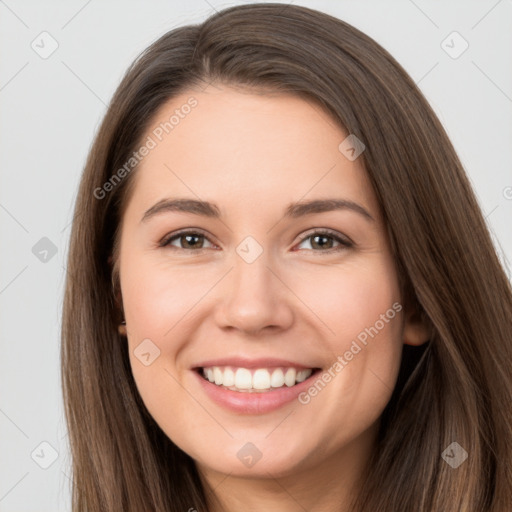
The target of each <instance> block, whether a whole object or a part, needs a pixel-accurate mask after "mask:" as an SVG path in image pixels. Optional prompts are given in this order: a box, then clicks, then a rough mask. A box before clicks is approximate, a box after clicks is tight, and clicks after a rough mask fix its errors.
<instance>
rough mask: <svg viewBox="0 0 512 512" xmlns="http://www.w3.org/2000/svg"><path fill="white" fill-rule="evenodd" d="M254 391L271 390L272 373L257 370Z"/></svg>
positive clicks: (253, 380) (254, 377) (254, 376)
mask: <svg viewBox="0 0 512 512" xmlns="http://www.w3.org/2000/svg"><path fill="white" fill-rule="evenodd" d="M252 387H253V388H254V389H270V373H268V371H267V370H256V371H255V372H254V375H253V377H252Z"/></svg>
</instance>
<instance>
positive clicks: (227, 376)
mask: <svg viewBox="0 0 512 512" xmlns="http://www.w3.org/2000/svg"><path fill="white" fill-rule="evenodd" d="M222 384H223V385H224V386H227V387H229V386H234V385H235V372H234V371H233V370H232V369H231V368H226V369H225V370H224V377H223V382H222Z"/></svg>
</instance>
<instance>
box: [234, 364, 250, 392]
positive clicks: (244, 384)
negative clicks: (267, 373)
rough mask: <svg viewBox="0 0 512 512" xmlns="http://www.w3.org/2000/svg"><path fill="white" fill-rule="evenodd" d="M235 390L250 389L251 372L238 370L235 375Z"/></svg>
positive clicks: (242, 369) (243, 369)
mask: <svg viewBox="0 0 512 512" xmlns="http://www.w3.org/2000/svg"><path fill="white" fill-rule="evenodd" d="M235 388H238V389H251V388H252V376H251V372H250V371H249V370H247V369H245V368H238V370H237V371H236V373H235Z"/></svg>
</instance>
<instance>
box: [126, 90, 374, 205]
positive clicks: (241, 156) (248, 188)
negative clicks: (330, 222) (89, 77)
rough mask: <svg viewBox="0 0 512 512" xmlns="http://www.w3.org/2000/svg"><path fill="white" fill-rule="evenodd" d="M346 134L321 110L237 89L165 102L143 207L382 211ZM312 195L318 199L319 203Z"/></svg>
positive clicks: (141, 172)
mask: <svg viewBox="0 0 512 512" xmlns="http://www.w3.org/2000/svg"><path fill="white" fill-rule="evenodd" d="M347 135H348V133H347V132H346V131H345V130H344V129H343V128H342V127H341V126H339V125H338V124H337V123H336V122H335V121H334V119H333V118H332V117H331V116H330V115H328V114H327V113H326V112H325V111H324V110H323V109H322V108H321V107H320V106H319V105H318V104H316V103H314V102H312V101H310V100H306V99H304V98H301V97H299V96H295V95H291V94H266V93H261V92H260V93H257V92H248V91H246V90H245V91H242V90H239V89H234V88H231V87H226V86H222V87H220V88H217V87H212V86H210V87H208V88H207V89H206V90H205V91H200V90H192V89H191V90H189V91H185V92H183V93H181V94H180V95H178V96H176V97H174V98H173V99H172V100H170V101H168V102H167V103H165V104H163V105H162V107H161V108H160V109H159V110H158V112H157V114H156V115H155V116H154V117H153V119H152V121H151V122H150V124H149V128H148V129H147V131H146V133H145V135H144V137H143V140H142V144H145V145H146V146H148V147H151V149H149V151H147V152H145V153H146V155H145V156H144V157H143V158H142V159H141V161H140V164H139V166H138V168H137V172H136V176H135V187H134V195H133V200H134V201H135V202H136V203H138V204H139V206H140V207H143V206H144V205H146V206H147V205H148V203H152V202H153V203H154V202H156V201H157V200H159V199H161V198H162V197H164V196H165V195H173V196H180V195H182V196H185V195H186V196H188V197H189V196H191V195H196V196H198V197H201V198H203V199H210V198H211V199H212V200H225V201H227V202H229V203H230V204H232V205H233V204H235V203H237V202H238V203H240V205H252V206H253V207H259V208H261V206H262V205H263V204H265V203H266V204H269V205H271V204H281V203H289V202H291V201H298V200H300V199H301V198H304V199H312V198H316V197H322V196H329V197H332V196H334V195H337V196H339V197H350V198H351V199H354V200H359V201H360V202H363V203H365V204H366V206H367V207H368V208H369V209H372V208H373V209H374V210H375V208H376V204H375V198H374V196H373V193H372V190H371V186H370V184H369V181H368V178H367V175H366V171H365V170H364V168H363V166H362V163H361V159H356V160H355V161H350V160H349V159H347V157H346V156H345V155H344V154H343V153H342V152H341V151H340V149H339V146H340V143H342V141H343V140H344V139H345V138H346V137H347ZM313 196H314V197H313Z"/></svg>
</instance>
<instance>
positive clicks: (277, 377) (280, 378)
mask: <svg viewBox="0 0 512 512" xmlns="http://www.w3.org/2000/svg"><path fill="white" fill-rule="evenodd" d="M270 384H271V385H272V387H273V388H281V387H283V386H284V373H283V370H281V368H278V369H277V370H274V372H273V373H272V377H271V378H270Z"/></svg>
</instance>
